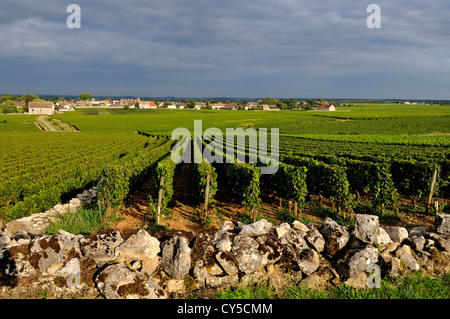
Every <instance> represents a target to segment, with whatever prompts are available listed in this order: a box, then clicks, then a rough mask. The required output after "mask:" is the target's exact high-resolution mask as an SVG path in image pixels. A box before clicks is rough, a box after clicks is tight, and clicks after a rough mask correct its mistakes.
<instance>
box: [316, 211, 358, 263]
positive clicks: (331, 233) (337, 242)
mask: <svg viewBox="0 0 450 319" xmlns="http://www.w3.org/2000/svg"><path fill="white" fill-rule="evenodd" d="M319 232H320V233H321V234H322V235H323V237H324V238H325V241H326V243H325V250H326V254H328V255H332V256H333V255H335V254H336V253H337V252H338V251H339V250H341V249H342V248H344V246H345V245H346V244H347V242H348V240H349V239H350V235H349V233H348V231H347V229H346V228H345V227H343V226H340V225H339V224H338V223H336V222H335V221H334V220H332V219H330V218H328V217H327V218H325V220H324V221H323V223H322V224H321V225H320V227H319Z"/></svg>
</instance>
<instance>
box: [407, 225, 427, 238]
mask: <svg viewBox="0 0 450 319" xmlns="http://www.w3.org/2000/svg"><path fill="white" fill-rule="evenodd" d="M432 231H433V228H430V227H427V226H416V227H412V228H411V229H410V230H409V231H408V237H414V236H425V234H427V233H429V232H432Z"/></svg>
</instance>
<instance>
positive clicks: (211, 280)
mask: <svg viewBox="0 0 450 319" xmlns="http://www.w3.org/2000/svg"><path fill="white" fill-rule="evenodd" d="M193 273H194V277H195V286H196V289H201V288H218V287H235V286H237V285H238V283H239V275H238V274H237V273H235V274H232V275H230V276H228V275H226V276H212V275H210V274H208V272H207V270H206V267H205V261H204V260H198V261H197V262H196V263H195V265H194V269H193Z"/></svg>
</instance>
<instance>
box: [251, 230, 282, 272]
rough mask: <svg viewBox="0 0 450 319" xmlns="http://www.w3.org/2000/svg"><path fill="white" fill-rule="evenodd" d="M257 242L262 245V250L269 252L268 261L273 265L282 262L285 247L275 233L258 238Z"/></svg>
mask: <svg viewBox="0 0 450 319" xmlns="http://www.w3.org/2000/svg"><path fill="white" fill-rule="evenodd" d="M256 241H257V242H258V243H260V244H261V246H260V250H264V249H265V250H267V259H268V260H269V262H270V263H271V264H273V263H276V262H277V261H278V260H280V258H281V255H282V252H283V245H282V244H281V241H280V240H279V239H278V236H277V235H275V233H274V232H269V233H267V234H265V235H262V236H258V237H257V238H256Z"/></svg>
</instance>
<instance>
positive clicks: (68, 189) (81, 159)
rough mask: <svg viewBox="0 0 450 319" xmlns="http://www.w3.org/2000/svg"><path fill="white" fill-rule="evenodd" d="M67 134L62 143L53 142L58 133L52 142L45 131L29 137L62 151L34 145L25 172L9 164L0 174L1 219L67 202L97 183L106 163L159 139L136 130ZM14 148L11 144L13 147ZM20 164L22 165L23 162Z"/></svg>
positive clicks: (19, 216) (117, 160)
mask: <svg viewBox="0 0 450 319" xmlns="http://www.w3.org/2000/svg"><path fill="white" fill-rule="evenodd" d="M64 136H65V139H62V140H61V141H65V143H63V144H62V145H60V144H53V142H54V143H57V142H59V141H60V138H61V137H60V136H55V140H52V144H51V145H50V142H48V140H47V139H46V138H45V135H33V136H32V137H29V139H31V140H32V141H33V142H35V143H36V144H37V145H39V143H41V144H42V145H46V144H45V143H46V142H47V144H48V145H47V147H49V148H52V147H53V146H55V147H56V148H58V147H59V148H60V150H61V151H60V152H59V155H58V157H55V156H54V154H53V151H51V152H50V151H49V152H43V150H44V149H45V148H42V149H40V150H38V149H37V148H36V147H34V148H31V149H30V152H28V154H27V156H33V154H34V156H36V159H35V160H34V161H32V160H30V161H28V162H27V163H25V164H26V166H27V171H26V173H24V174H22V175H16V172H17V170H16V169H15V167H14V166H13V165H12V164H10V166H9V167H10V170H8V171H6V172H3V173H2V176H0V177H1V180H2V183H1V185H0V219H3V220H4V221H9V220H13V219H17V218H21V217H24V216H28V215H31V214H34V213H39V212H43V211H45V210H47V209H49V208H50V207H52V206H54V205H56V204H58V203H61V202H64V201H66V200H68V199H70V198H72V197H73V196H74V195H75V194H76V193H78V192H79V191H82V190H83V189H86V188H88V187H90V186H91V185H94V184H95V183H96V182H97V181H98V180H99V178H100V176H101V173H102V170H103V168H104V167H105V165H107V163H115V162H119V161H123V160H125V159H126V158H127V157H128V156H129V154H131V153H132V152H135V151H137V150H140V149H142V148H144V147H145V143H146V142H151V143H152V145H153V143H155V144H157V143H158V141H157V139H149V138H146V137H143V136H137V135H136V134H133V135H129V134H127V135H124V134H111V135H110V136H109V137H108V136H106V135H98V134H92V135H85V136H82V135H80V134H74V135H68V134H64ZM19 138H20V137H19ZM127 140H128V145H127ZM24 142H25V141H24ZM24 144H26V143H24ZM97 146H99V147H98V148H97V149H96V147H97ZM18 147H20V145H18ZM14 148H15V146H14V145H12V146H11V149H14ZM52 149H53V148H52ZM74 149H75V150H76V153H75V151H74ZM148 149H150V148H148ZM64 150H66V151H65V152H64ZM37 152H40V154H38V153H37ZM130 152H131V153H130ZM41 163H44V165H42V164H41ZM19 164H20V165H18V166H19V167H22V165H21V164H22V163H19ZM45 164H46V165H45Z"/></svg>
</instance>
